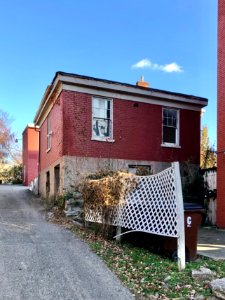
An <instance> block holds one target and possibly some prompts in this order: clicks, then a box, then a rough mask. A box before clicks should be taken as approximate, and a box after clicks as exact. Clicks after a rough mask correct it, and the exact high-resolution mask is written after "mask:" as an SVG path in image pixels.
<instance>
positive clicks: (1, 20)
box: [0, 0, 217, 143]
mask: <svg viewBox="0 0 225 300" xmlns="http://www.w3.org/2000/svg"><path fill="white" fill-rule="evenodd" d="M216 51H217V1H216V0H197V1H196V0H142V1H136V0H108V1H105V0H86V1H84V0H83V1H80V0H76V1H74V0H64V1H62V0H32V1H30V0H7V1H1V10H0V68H1V72H0V83H1V84H0V86H1V88H0V109H2V110H4V111H7V112H8V113H9V114H10V116H11V117H12V118H13V119H14V122H13V123H12V128H13V130H14V131H16V132H17V134H18V138H21V134H22V131H23V129H24V128H25V126H26V125H27V123H31V122H32V121H33V119H34V116H35V112H36V110H37V108H38V106H39V103H40V101H41V99H42V96H43V93H44V91H45V88H46V86H47V85H48V84H49V83H50V82H51V81H52V79H53V77H54V74H55V72H56V71H64V72H71V73H77V74H81V75H88V76H93V77H98V78H104V79H109V80H115V81H120V82H125V83H130V84H135V83H136V81H137V80H139V78H140V76H141V75H144V77H145V80H146V81H148V82H149V83H150V86H151V87H152V88H156V89H162V90H168V91H173V92H180V93H186V94H192V95H196V96H202V97H206V98H208V99H209V105H208V107H207V108H206V113H205V114H204V117H203V119H202V123H203V124H207V125H208V129H209V136H210V141H211V143H214V142H215V141H216V97H217V94H216V80H217V79H216V75H217V71H216V68H217V53H216ZM190 122H191V120H190Z"/></svg>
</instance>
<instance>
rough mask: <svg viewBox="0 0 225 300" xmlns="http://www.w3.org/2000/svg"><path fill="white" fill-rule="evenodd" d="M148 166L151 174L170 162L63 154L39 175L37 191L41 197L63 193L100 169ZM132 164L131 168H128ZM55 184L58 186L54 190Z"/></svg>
mask: <svg viewBox="0 0 225 300" xmlns="http://www.w3.org/2000/svg"><path fill="white" fill-rule="evenodd" d="M136 165H138V166H140V165H142V166H150V167H151V171H152V173H153V174H156V173H158V172H160V171H162V170H164V169H165V168H167V167H169V166H170V163H164V162H155V161H135V160H125V159H112V158H94V157H74V156H63V157H61V158H60V159H59V160H57V161H56V162H55V163H54V164H53V165H51V166H50V167H49V168H46V169H45V170H43V171H42V172H41V173H40V176H39V183H40V184H39V193H40V194H41V195H42V196H43V197H47V196H53V195H56V194H64V193H66V192H68V191H71V190H73V189H74V187H75V186H76V185H77V184H78V183H79V181H80V180H81V179H82V178H83V177H85V176H87V175H89V174H93V173H96V171H101V170H112V171H118V170H121V171H126V172H132V173H133V172H134V171H135V168H134V167H135V166H136ZM57 166H59V170H60V171H59V179H60V180H59V183H57V182H56V181H57V180H56V176H55V175H56V169H57ZM129 166H132V169H131V168H129ZM47 172H49V175H50V176H49V178H50V183H49V184H50V190H49V194H48V193H47V192H46V180H47ZM56 185H57V186H58V189H57V192H56Z"/></svg>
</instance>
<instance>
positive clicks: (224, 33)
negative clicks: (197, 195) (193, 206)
mask: <svg viewBox="0 0 225 300" xmlns="http://www.w3.org/2000/svg"><path fill="white" fill-rule="evenodd" d="M217 152H218V155H217V226H218V227H220V228H225V1H224V0H219V2H218V103H217Z"/></svg>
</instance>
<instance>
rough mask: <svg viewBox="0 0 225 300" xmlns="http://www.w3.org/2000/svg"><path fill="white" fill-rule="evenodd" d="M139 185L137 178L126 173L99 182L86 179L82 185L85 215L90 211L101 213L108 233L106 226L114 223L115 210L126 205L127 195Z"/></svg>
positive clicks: (119, 173) (110, 176) (116, 174)
mask: <svg viewBox="0 0 225 300" xmlns="http://www.w3.org/2000/svg"><path fill="white" fill-rule="evenodd" d="M137 184H138V182H137V177H136V176H134V175H133V174H129V173H124V172H116V173H113V174H110V175H108V176H107V177H104V178H101V179H98V180H93V179H88V178H86V179H85V180H83V182H82V183H81V185H80V191H81V193H82V196H83V200H84V211H85V213H86V212H88V211H89V210H93V211H95V212H99V215H101V218H102V219H101V223H102V224H104V232H107V231H108V230H107V229H106V226H108V225H110V224H111V223H112V218H113V211H114V209H115V208H116V207H117V205H119V204H120V205H122V204H123V203H124V200H125V197H126V195H127V194H128V193H130V192H131V191H132V190H133V189H135V188H136V186H137Z"/></svg>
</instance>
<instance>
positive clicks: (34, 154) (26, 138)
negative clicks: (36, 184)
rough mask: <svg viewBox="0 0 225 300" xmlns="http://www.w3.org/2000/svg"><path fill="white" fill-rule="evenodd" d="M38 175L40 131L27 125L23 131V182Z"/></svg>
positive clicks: (25, 182)
mask: <svg viewBox="0 0 225 300" xmlns="http://www.w3.org/2000/svg"><path fill="white" fill-rule="evenodd" d="M37 176H38V131H37V130H36V129H35V128H33V127H29V126H28V127H27V128H26V129H25V130H24V132H23V184H24V185H30V182H31V181H32V180H33V179H34V178H35V177H37Z"/></svg>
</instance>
